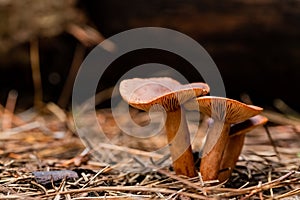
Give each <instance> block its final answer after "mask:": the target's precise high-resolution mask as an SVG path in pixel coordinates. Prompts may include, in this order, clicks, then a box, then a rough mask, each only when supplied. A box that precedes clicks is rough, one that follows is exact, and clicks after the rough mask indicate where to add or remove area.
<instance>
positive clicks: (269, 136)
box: [264, 125, 281, 160]
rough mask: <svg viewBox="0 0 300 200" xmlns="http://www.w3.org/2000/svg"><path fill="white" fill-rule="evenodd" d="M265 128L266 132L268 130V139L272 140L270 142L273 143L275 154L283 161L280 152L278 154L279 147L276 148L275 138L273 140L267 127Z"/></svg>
mask: <svg viewBox="0 0 300 200" xmlns="http://www.w3.org/2000/svg"><path fill="white" fill-rule="evenodd" d="M264 128H265V130H266V132H267V135H268V138H269V140H270V142H271V145H272V147H273V149H274V152H275V153H276V156H277V158H278V160H281V158H280V154H279V152H278V150H277V146H276V144H275V142H274V140H273V138H272V136H271V133H270V131H269V129H268V127H267V126H266V125H264Z"/></svg>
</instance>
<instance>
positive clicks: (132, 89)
mask: <svg viewBox="0 0 300 200" xmlns="http://www.w3.org/2000/svg"><path fill="white" fill-rule="evenodd" d="M119 90H120V94H121V96H122V98H123V99H124V100H125V101H127V102H128V104H130V105H131V106H133V107H135V108H138V109H141V110H145V111H148V110H150V108H152V109H154V110H159V107H160V106H162V107H163V108H164V109H165V110H166V111H172V110H177V109H178V108H179V107H180V104H183V103H184V102H186V101H188V100H190V99H192V98H195V97H197V96H200V95H205V94H207V93H208V92H209V87H208V85H207V84H205V83H192V84H186V85H182V84H180V83H179V82H178V81H176V80H174V79H172V78H168V77H158V78H145V79H141V78H133V79H127V80H123V81H122V82H121V83H120V88H119Z"/></svg>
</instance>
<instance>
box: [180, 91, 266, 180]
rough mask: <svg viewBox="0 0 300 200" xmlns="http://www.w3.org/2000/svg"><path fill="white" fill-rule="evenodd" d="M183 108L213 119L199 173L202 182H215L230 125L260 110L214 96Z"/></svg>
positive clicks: (194, 101)
mask: <svg viewBox="0 0 300 200" xmlns="http://www.w3.org/2000/svg"><path fill="white" fill-rule="evenodd" d="M185 107H186V108H187V109H189V110H195V109H197V110H198V109H199V110H200V111H201V112H202V113H204V114H206V115H208V116H210V117H211V118H212V119H213V123H212V124H211V125H210V127H209V129H208V134H207V138H206V142H205V144H204V147H203V154H202V159H201V164H200V172H201V175H202V178H203V180H205V181H206V180H216V179H217V178H218V173H219V169H220V164H221V161H222V157H223V152H224V150H225V147H226V145H227V142H228V139H229V131H230V127H231V125H232V124H236V123H240V122H243V121H245V120H247V119H249V118H250V117H253V116H255V115H258V114H259V113H260V112H261V111H262V108H260V107H257V106H252V105H247V104H244V103H241V102H239V101H236V100H233V99H228V98H223V97H214V96H205V97H198V98H196V99H195V100H192V101H190V102H187V103H186V104H185Z"/></svg>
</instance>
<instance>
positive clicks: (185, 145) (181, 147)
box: [165, 108, 197, 177]
mask: <svg viewBox="0 0 300 200" xmlns="http://www.w3.org/2000/svg"><path fill="white" fill-rule="evenodd" d="M165 129H166V133H167V138H168V143H169V146H170V152H171V157H172V161H173V168H174V171H175V173H176V174H181V175H185V176H187V177H195V176H197V173H196V169H195V164H194V158H193V152H192V148H191V142H190V136H189V131H188V127H187V122H186V118H185V114H184V110H182V109H181V108H179V109H177V110H175V111H168V112H167V119H166V124H165Z"/></svg>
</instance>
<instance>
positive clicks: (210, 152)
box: [200, 120, 230, 181]
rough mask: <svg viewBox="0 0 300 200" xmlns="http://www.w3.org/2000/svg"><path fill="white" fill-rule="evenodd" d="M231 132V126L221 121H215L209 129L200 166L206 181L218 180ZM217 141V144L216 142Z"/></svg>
mask: <svg viewBox="0 0 300 200" xmlns="http://www.w3.org/2000/svg"><path fill="white" fill-rule="evenodd" d="M229 130H230V124H228V123H224V122H223V121H219V120H214V122H213V123H212V126H210V127H209V129H208V133H207V139H206V142H205V145H204V147H203V154H202V155H203V157H202V159H201V164H200V172H201V175H202V179H203V180H204V181H207V180H216V179H217V178H218V173H219V169H220V164H221V160H222V156H223V151H224V149H225V147H226V144H227V141H228V139H229ZM216 136H218V137H216ZM216 139H217V142H215V140H216ZM212 146H213V147H212Z"/></svg>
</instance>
